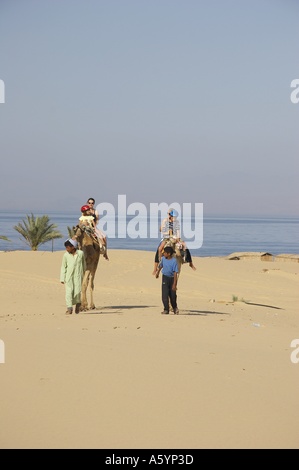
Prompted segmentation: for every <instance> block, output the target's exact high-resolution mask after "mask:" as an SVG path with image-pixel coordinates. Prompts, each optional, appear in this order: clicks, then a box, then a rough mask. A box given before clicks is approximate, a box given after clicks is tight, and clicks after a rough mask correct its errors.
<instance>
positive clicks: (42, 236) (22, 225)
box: [14, 214, 62, 251]
mask: <svg viewBox="0 0 299 470" xmlns="http://www.w3.org/2000/svg"><path fill="white" fill-rule="evenodd" d="M26 217H27V220H26V219H23V220H22V222H19V223H18V225H15V226H14V229H15V230H16V231H17V232H19V234H20V235H22V237H23V238H24V239H25V243H26V244H27V245H28V246H30V248H31V250H32V251H36V250H37V249H38V247H39V245H43V244H44V243H46V242H48V241H50V240H54V239H55V238H62V234H61V233H60V232H58V231H57V230H55V229H56V228H57V225H55V224H50V223H49V221H50V219H49V216H48V215H42V216H41V217H35V216H34V215H33V214H31V215H27V216H26Z"/></svg>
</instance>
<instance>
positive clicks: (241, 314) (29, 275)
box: [0, 250, 299, 449]
mask: <svg viewBox="0 0 299 470" xmlns="http://www.w3.org/2000/svg"><path fill="white" fill-rule="evenodd" d="M62 255H63V252H62V251H61V252H54V253H51V252H42V251H40V252H39V251H38V252H22V251H19V252H7V253H6V252H1V253H0V292H1V312H0V339H1V340H2V343H1V344H2V346H3V349H4V353H5V357H4V358H3V359H4V363H0V377H1V389H0V398H1V430H0V448H11V449H13V448H47V449H51V448H100V449H141V448H143V449H159V448H164V449H166V448H167V449H201V448H299V437H298V436H299V411H298V409H299V408H298V387H299V350H298V354H297V355H296V351H294V347H291V342H292V340H294V339H296V338H299V321H298V305H299V302H298V301H299V289H298V278H299V274H298V273H299V264H298V263H294V262H291V261H284V262H267V261H260V260H254V259H253V260H246V261H243V260H239V261H231V260H227V259H224V258H194V264H195V265H196V267H197V270H196V271H193V270H192V269H190V268H189V266H188V265H184V266H183V268H182V273H181V276H180V279H179V284H178V306H179V309H180V314H179V315H169V316H167V315H161V311H162V302H161V279H155V278H154V276H152V274H151V273H152V270H153V262H154V260H153V258H154V253H150V252H143V251H123V250H110V252H109V256H110V261H109V262H107V261H105V260H104V259H101V260H100V265H99V268H98V271H97V275H96V280H95V294H94V298H95V302H96V309H95V310H93V311H89V312H86V313H80V314H79V315H75V314H73V315H71V316H67V315H65V302H64V286H63V285H61V284H60V283H59V272H60V263H61V259H62ZM233 299H234V301H233ZM298 347H299V339H298ZM0 352H1V349H0ZM292 353H293V356H292V357H293V359H294V358H295V362H294V361H293V362H292V361H291V354H292ZM297 357H298V363H296V362H297V361H296V358H297ZM0 359H1V356H0ZM2 362H3V361H2Z"/></svg>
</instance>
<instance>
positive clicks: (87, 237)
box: [74, 225, 101, 312]
mask: <svg viewBox="0 0 299 470" xmlns="http://www.w3.org/2000/svg"><path fill="white" fill-rule="evenodd" d="M74 233H75V236H76V238H77V241H78V245H79V248H80V250H82V251H83V253H84V258H85V262H86V270H85V273H84V277H83V281H82V293H81V307H80V310H81V311H84V312H86V311H87V310H93V309H95V304H94V301H93V291H94V278H95V274H96V270H97V267H98V263H99V259H100V255H101V247H100V245H99V243H98V241H97V240H96V239H95V237H94V236H93V235H92V234H91V233H90V232H89V231H88V230H87V229H86V227H85V226H82V225H77V226H76V227H74ZM88 288H89V293H90V303H89V306H88V301H87V289H88Z"/></svg>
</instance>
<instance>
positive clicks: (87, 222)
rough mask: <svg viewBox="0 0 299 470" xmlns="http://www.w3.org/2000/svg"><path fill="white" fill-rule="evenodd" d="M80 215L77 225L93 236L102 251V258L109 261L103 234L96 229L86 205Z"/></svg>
mask: <svg viewBox="0 0 299 470" xmlns="http://www.w3.org/2000/svg"><path fill="white" fill-rule="evenodd" d="M81 212H82V215H81V217H79V225H84V226H85V227H87V228H88V230H90V232H91V234H92V235H93V236H95V238H96V240H97V241H98V242H99V245H100V247H101V248H103V249H104V254H103V256H104V258H105V259H106V260H109V258H108V254H107V242H106V240H107V239H106V236H105V234H104V233H103V232H102V231H101V230H100V229H98V228H97V227H96V225H95V221H94V217H93V216H92V215H91V209H90V207H89V206H88V205H84V206H82V207H81Z"/></svg>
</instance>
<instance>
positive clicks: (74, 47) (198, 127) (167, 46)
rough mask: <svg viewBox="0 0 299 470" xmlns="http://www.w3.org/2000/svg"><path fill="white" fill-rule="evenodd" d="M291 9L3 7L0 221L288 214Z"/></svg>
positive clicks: (87, 0)
mask: <svg viewBox="0 0 299 470" xmlns="http://www.w3.org/2000/svg"><path fill="white" fill-rule="evenodd" d="M298 17H299V2H298V0H43V1H41V0H25V1H24V0H14V1H11V0H0V79H1V80H3V81H4V83H5V103H2V104H0V155H1V173H0V174H1V176H0V179H1V184H0V210H3V209H8V210H24V211H32V212H37V211H44V212H47V211H57V210H59V211H65V210H70V211H72V212H74V211H77V210H78V213H79V209H80V207H81V205H82V204H83V203H84V202H86V200H87V198H88V197H94V198H95V199H96V204H97V203H99V202H110V203H112V204H116V202H117V196H118V195H119V194H125V195H126V196H127V201H128V204H130V203H132V202H141V203H144V204H145V205H148V204H149V203H150V202H159V203H160V202H166V203H169V204H171V203H172V202H174V201H177V202H179V203H183V202H191V203H195V202H201V203H203V205H204V214H206V215H260V216H264V215H269V216H274V215H283V216H288V215H295V216H298V215H299V205H298V201H299V194H298V193H299V184H298V174H299V172H298V170H299V163H298V161H299V160H298V150H299V143H298V141H299V137H298V136H299V133H298V124H299V103H298V104H294V103H292V102H291V100H290V95H291V92H292V89H291V88H290V84H291V81H292V80H294V79H296V78H297V79H298V78H299V67H298V64H299V62H298V44H299V28H298Z"/></svg>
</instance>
